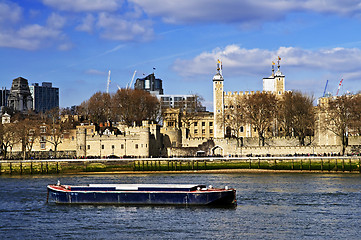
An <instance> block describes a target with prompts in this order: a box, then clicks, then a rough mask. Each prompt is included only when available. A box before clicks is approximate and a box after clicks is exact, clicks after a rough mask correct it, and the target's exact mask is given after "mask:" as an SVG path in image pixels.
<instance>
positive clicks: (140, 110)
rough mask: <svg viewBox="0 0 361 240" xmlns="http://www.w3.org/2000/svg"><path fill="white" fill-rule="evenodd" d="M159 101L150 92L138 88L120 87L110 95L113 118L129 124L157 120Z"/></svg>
mask: <svg viewBox="0 0 361 240" xmlns="http://www.w3.org/2000/svg"><path fill="white" fill-rule="evenodd" d="M159 109H160V107H159V101H158V99H157V98H156V97H155V96H153V95H151V94H150V93H148V92H146V91H143V90H138V89H120V90H118V91H117V92H116V93H115V95H114V96H113V97H112V116H113V119H116V120H118V121H121V122H123V123H124V124H126V125H128V126H131V125H132V124H133V123H135V124H136V125H138V126H139V125H141V123H142V121H143V120H149V121H154V122H157V121H158V120H159V115H160V114H159Z"/></svg>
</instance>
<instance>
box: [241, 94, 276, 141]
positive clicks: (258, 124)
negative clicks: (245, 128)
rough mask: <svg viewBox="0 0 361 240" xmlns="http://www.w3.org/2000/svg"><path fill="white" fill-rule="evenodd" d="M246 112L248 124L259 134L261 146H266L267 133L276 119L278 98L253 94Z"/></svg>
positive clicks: (247, 101) (246, 105)
mask: <svg viewBox="0 0 361 240" xmlns="http://www.w3.org/2000/svg"><path fill="white" fill-rule="evenodd" d="M245 110H246V111H245V112H246V114H245V116H246V120H247V122H248V123H249V124H251V126H253V127H254V128H255V129H256V131H257V132H258V137H259V145H260V146H261V145H262V146H264V145H265V137H266V132H267V130H268V129H269V128H270V127H271V126H272V124H273V123H274V120H275V119H276V110H277V99H276V96H275V95H274V94H271V93H266V92H261V93H255V94H251V95H249V96H248V99H247V100H246V102H245Z"/></svg>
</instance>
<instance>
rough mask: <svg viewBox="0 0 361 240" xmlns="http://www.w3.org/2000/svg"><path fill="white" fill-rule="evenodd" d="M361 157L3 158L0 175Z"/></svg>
mask: <svg viewBox="0 0 361 240" xmlns="http://www.w3.org/2000/svg"><path fill="white" fill-rule="evenodd" d="M360 165H361V157H360V156H352V157H344V156H332V157H314V156H312V157H197V158H137V159H136V158H132V159H127V158H125V159H44V160H2V161H0V174H20V175H21V174H59V173H87V172H144V171H147V172H153V171H172V172H177V171H201V170H226V169H264V170H289V171H310V172H313V171H318V172H354V173H356V172H357V173H361V168H360Z"/></svg>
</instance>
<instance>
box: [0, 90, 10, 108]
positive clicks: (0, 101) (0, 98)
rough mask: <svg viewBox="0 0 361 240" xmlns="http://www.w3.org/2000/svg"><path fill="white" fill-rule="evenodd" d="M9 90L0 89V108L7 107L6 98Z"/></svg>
mask: <svg viewBox="0 0 361 240" xmlns="http://www.w3.org/2000/svg"><path fill="white" fill-rule="evenodd" d="M9 94H10V90H8V89H6V88H1V90H0V107H6V106H7V105H8V97H9Z"/></svg>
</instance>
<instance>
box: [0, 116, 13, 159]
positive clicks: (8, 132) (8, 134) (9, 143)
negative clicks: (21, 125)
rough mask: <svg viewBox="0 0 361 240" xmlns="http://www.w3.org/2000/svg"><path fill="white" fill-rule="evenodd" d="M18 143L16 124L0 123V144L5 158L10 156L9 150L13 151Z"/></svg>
mask: <svg viewBox="0 0 361 240" xmlns="http://www.w3.org/2000/svg"><path fill="white" fill-rule="evenodd" d="M16 143H17V137H16V126H15V124H14V123H7V124H0V146H1V149H2V154H3V156H4V159H6V158H7V157H8V151H9V149H10V153H11V151H12V148H13V146H14V145H15V144H16Z"/></svg>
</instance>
